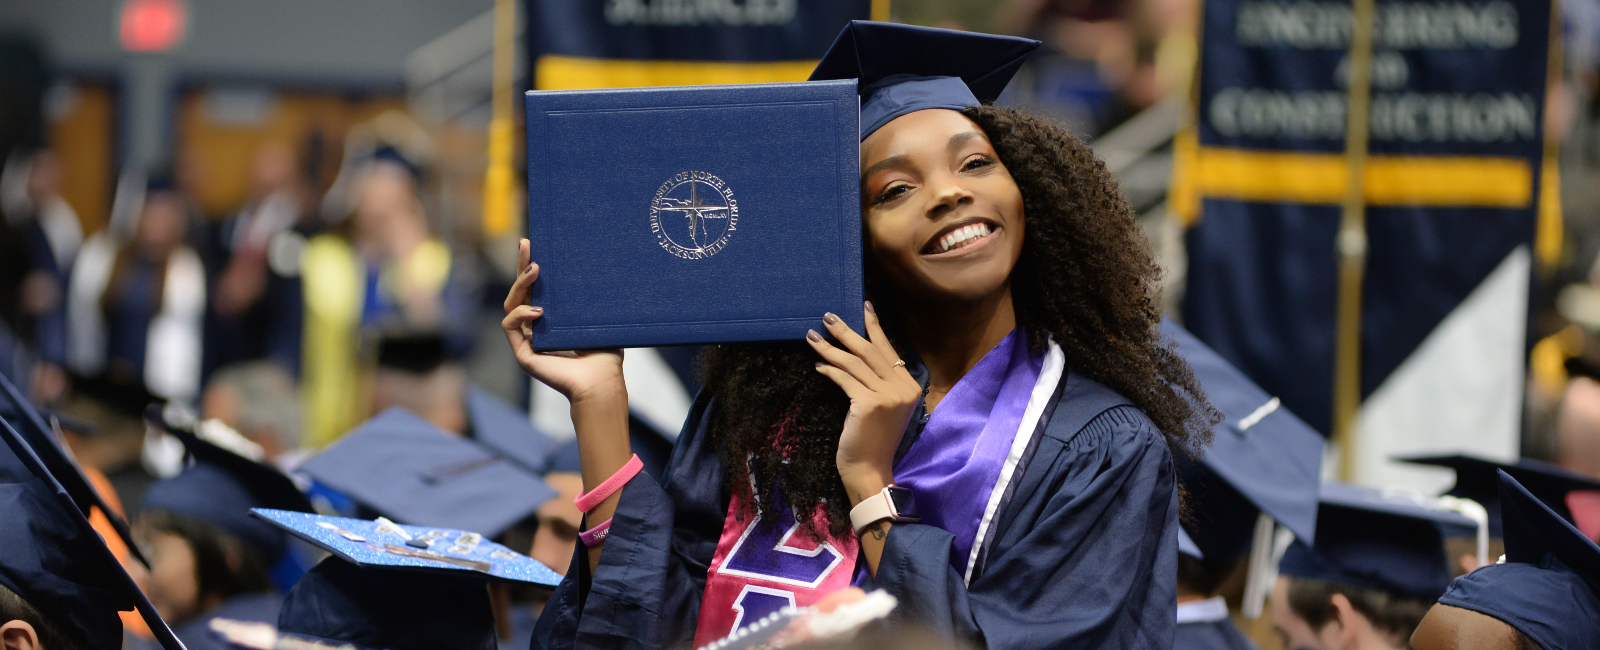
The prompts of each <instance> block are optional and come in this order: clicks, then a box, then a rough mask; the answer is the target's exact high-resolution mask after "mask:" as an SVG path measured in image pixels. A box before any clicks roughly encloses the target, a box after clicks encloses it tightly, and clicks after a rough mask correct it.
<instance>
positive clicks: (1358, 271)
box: [1333, 0, 1375, 481]
mask: <svg viewBox="0 0 1600 650" xmlns="http://www.w3.org/2000/svg"><path fill="white" fill-rule="evenodd" d="M1374 4H1375V0H1353V5H1352V7H1351V22H1352V25H1351V30H1350V55H1349V64H1350V65H1349V68H1348V69H1349V71H1350V84H1349V104H1348V110H1347V112H1346V114H1345V134H1344V162H1345V186H1344V202H1343V210H1342V213H1341V215H1340V220H1339V240H1338V251H1339V322H1338V339H1337V342H1336V344H1335V348H1334V349H1335V354H1336V357H1335V359H1334V369H1333V436H1334V441H1335V442H1336V443H1337V444H1338V445H1339V478H1340V479H1342V480H1345V481H1351V480H1354V478H1355V450H1356V441H1355V436H1356V415H1357V413H1358V412H1359V411H1360V409H1361V284H1362V280H1363V276H1364V275H1365V273H1366V263H1367V215H1366V207H1367V204H1366V194H1365V192H1366V183H1365V178H1366V173H1365V172H1366V167H1367V118H1368V107H1369V106H1370V105H1371V103H1372V15H1373V13H1374V8H1373V5H1374Z"/></svg>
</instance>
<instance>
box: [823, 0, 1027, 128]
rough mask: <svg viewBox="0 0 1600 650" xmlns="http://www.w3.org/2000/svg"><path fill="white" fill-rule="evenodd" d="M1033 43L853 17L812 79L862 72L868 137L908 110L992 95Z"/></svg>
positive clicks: (963, 104)
mask: <svg viewBox="0 0 1600 650" xmlns="http://www.w3.org/2000/svg"><path fill="white" fill-rule="evenodd" d="M1038 48H1039V41H1035V40H1033V39H1028V38H1017V37H1015V36H996V35H993V34H977V33H973V32H962V31H956V30H950V29H934V28H932V27H917V26H914V25H900V24H895V23H880V22H872V21H867V20H853V21H850V24H849V25H847V26H845V28H844V31H842V32H840V33H839V37H838V38H837V39H835V40H834V41H833V45H832V46H830V47H829V48H828V52H827V53H826V54H824V55H822V60H821V61H819V62H818V63H817V67H816V69H815V70H814V71H812V73H811V78H810V80H811V81H827V80H831V79H857V80H859V82H858V83H859V84H860V85H859V92H860V93H861V139H863V140H865V139H866V138H867V136H869V135H872V132H873V131H877V130H878V129H879V128H881V127H883V125H885V124H888V123H889V122H890V121H892V120H894V118H897V117H900V116H901V115H905V114H907V113H912V112H916V111H920V110H925V109H930V108H948V109H951V110H956V111H959V110H961V109H963V108H967V107H971V106H978V105H980V104H982V103H984V102H993V101H994V100H995V99H997V98H999V97H1000V92H1001V91H1003V90H1005V89H1006V84H1007V83H1009V82H1010V81H1011V77H1012V76H1013V75H1015V74H1017V69H1018V68H1021V67H1022V63H1023V62H1024V61H1026V60H1027V59H1028V55H1030V54H1032V53H1033V51H1034V50H1036V49H1038Z"/></svg>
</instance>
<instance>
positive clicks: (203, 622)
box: [173, 592, 283, 650]
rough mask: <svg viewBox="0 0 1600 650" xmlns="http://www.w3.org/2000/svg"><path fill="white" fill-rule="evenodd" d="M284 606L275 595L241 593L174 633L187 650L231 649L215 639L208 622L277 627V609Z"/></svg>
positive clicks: (281, 597)
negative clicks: (230, 620) (266, 624)
mask: <svg viewBox="0 0 1600 650" xmlns="http://www.w3.org/2000/svg"><path fill="white" fill-rule="evenodd" d="M282 606H283V595H282V594H279V593H276V592H262V593H254V594H241V595H238V596H234V597H232V598H229V599H227V600H224V601H222V604H221V605H217V606H216V608H214V609H212V610H211V611H208V612H206V613H205V614H203V615H200V616H197V617H195V618H193V619H191V620H189V621H187V622H185V623H183V624H182V625H179V626H178V627H177V629H174V630H173V633H174V634H177V635H178V639H179V640H181V641H183V645H184V646H185V647H187V648H188V649H189V650H232V648H233V646H232V645H230V644H228V643H226V642H224V641H222V640H221V639H218V638H217V637H216V635H215V634H213V633H212V632H211V627H210V625H211V619H214V618H226V619H232V620H235V621H248V622H251V623H271V624H273V625H277V623H278V610H279V609H280V608H281V607H282Z"/></svg>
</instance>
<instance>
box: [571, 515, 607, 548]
mask: <svg viewBox="0 0 1600 650" xmlns="http://www.w3.org/2000/svg"><path fill="white" fill-rule="evenodd" d="M609 532H611V520H610V519H607V520H605V521H602V522H600V525H599V526H595V527H594V528H590V529H589V530H586V531H583V532H581V533H578V540H579V541H582V542H583V545H584V546H594V545H595V544H599V543H600V542H603V541H606V533H609Z"/></svg>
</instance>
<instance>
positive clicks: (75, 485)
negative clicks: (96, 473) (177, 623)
mask: <svg viewBox="0 0 1600 650" xmlns="http://www.w3.org/2000/svg"><path fill="white" fill-rule="evenodd" d="M0 419H4V420H5V421H6V422H8V423H10V424H12V425H13V426H14V428H15V430H16V431H17V435H19V436H21V437H22V440H23V441H25V442H26V443H27V444H28V446H29V447H30V448H32V449H33V452H34V454H35V455H36V456H37V457H38V458H39V461H40V462H41V463H43V464H44V467H45V470H46V471H48V472H49V473H50V475H51V476H52V477H54V479H55V481H56V482H57V483H58V484H59V485H61V486H62V489H64V490H66V493H67V495H68V496H70V497H71V498H72V503H73V505H75V506H76V507H77V508H78V512H79V513H80V514H82V515H83V516H86V517H87V516H88V515H89V513H90V509H91V508H98V509H99V510H100V512H101V513H103V514H104V515H105V517H106V520H107V521H109V522H111V528H112V529H113V530H115V531H116V532H117V536H118V537H120V538H122V541H123V542H124V543H126V545H127V547H128V553H129V554H130V555H131V556H132V557H133V558H134V559H136V560H138V561H139V563H140V564H144V565H146V566H149V564H150V563H149V562H148V561H147V560H146V559H145V557H144V554H143V553H141V552H139V547H138V545H137V544H135V543H134V540H133V533H132V532H130V531H129V530H128V522H126V521H123V519H122V517H121V516H119V515H117V513H116V511H115V510H112V509H111V508H110V507H109V506H107V505H106V502H105V500H104V499H101V498H100V493H99V492H96V491H95V489H94V486H92V485H90V484H89V479H88V477H86V476H84V474H83V470H82V469H79V468H78V464H77V462H75V461H74V460H73V459H72V458H71V457H70V456H69V454H68V452H67V451H66V450H65V449H64V448H63V447H61V446H60V444H59V443H58V442H57V441H56V438H55V435H54V432H53V430H52V429H51V428H50V425H49V424H48V423H47V422H46V420H45V418H44V416H43V415H42V414H41V413H40V411H39V410H38V409H36V408H34V406H33V404H32V403H30V402H28V400H27V399H25V398H24V397H23V396H22V393H21V391H19V390H17V387H16V386H15V385H13V384H12V383H11V382H10V381H8V380H7V379H6V378H5V377H4V376H0ZM58 422H59V420H58Z"/></svg>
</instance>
